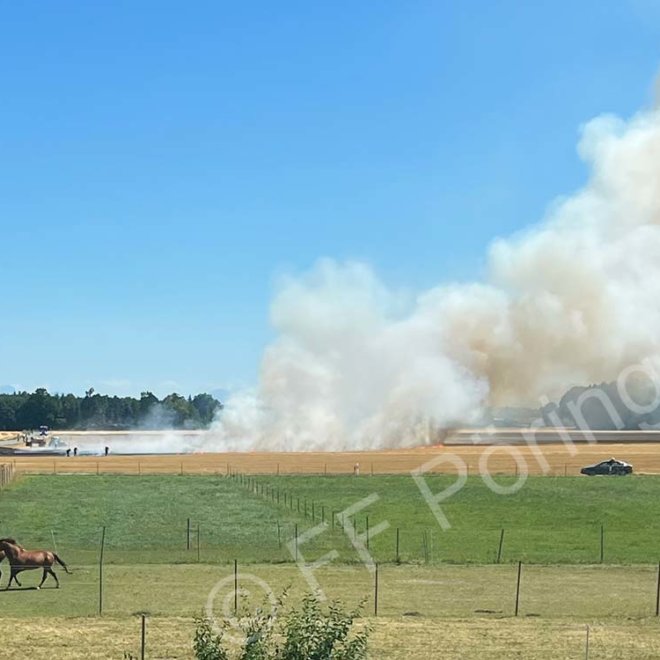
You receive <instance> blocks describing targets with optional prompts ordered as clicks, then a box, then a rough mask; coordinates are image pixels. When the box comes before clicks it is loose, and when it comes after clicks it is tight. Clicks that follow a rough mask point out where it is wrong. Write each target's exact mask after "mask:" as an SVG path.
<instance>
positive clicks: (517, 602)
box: [516, 561, 522, 616]
mask: <svg viewBox="0 0 660 660" xmlns="http://www.w3.org/2000/svg"><path fill="white" fill-rule="evenodd" d="M521 571H522V562H521V561H519V562H518V580H517V582H516V616H518V604H519V602H520V573H521Z"/></svg>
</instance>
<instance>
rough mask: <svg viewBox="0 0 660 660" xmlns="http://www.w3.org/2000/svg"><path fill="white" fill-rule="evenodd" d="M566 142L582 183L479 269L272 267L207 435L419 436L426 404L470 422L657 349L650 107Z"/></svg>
mask: <svg viewBox="0 0 660 660" xmlns="http://www.w3.org/2000/svg"><path fill="white" fill-rule="evenodd" d="M539 130H543V127H542V126H539ZM578 152H579V154H580V157H581V158H582V159H584V161H585V162H586V163H587V164H588V166H589V168H590V179H589V181H588V183H587V185H586V186H585V187H584V188H583V189H581V190H579V191H577V192H576V193H575V194H573V195H571V196H569V197H566V198H560V199H558V200H556V201H555V202H554V203H553V204H552V205H551V207H550V210H549V212H548V214H547V217H546V218H545V219H544V220H543V221H542V222H541V223H540V224H538V225H535V226H532V227H530V228H529V229H528V230H527V231H526V232H524V233H523V234H520V235H516V236H512V237H509V238H506V239H499V240H496V241H495V242H494V243H493V244H492V245H491V247H490V250H489V253H488V258H487V264H488V267H487V276H486V278H485V281H483V282H474V283H467V284H442V285H439V286H437V287H435V288H432V289H430V290H428V291H423V292H421V293H418V294H416V295H412V294H410V293H408V292H401V291H392V290H389V289H388V288H387V287H386V286H385V285H384V284H383V283H382V282H380V281H379V279H378V277H377V275H376V274H375V273H374V272H373V271H372V270H371V269H370V268H369V266H367V265H365V264H361V263H355V262H352V263H338V262H336V261H333V260H331V259H325V260H322V261H320V262H319V263H318V264H317V265H316V266H315V268H314V269H312V271H311V272H309V273H307V274H304V275H302V276H301V277H299V278H288V279H286V280H284V281H283V282H282V284H281V288H280V290H279V293H278V294H277V295H276V297H275V300H274V301H273V303H272V310H271V317H272V323H273V325H274V327H275V329H276V330H277V333H278V337H277V339H276V340H275V341H274V342H273V343H272V344H271V345H270V346H269V347H268V348H267V350H266V352H265V355H264V357H263V363H262V368H261V381H260V383H259V386H258V389H257V390H256V392H252V393H249V392H248V393H242V394H240V395H237V396H234V397H233V398H231V399H230V400H229V401H228V402H227V406H226V408H225V410H224V411H223V412H222V414H221V418H220V419H219V421H218V422H217V424H216V425H215V426H214V428H213V430H212V432H211V434H210V438H209V440H210V442H212V443H213V444H214V445H217V446H218V448H243V449H247V448H266V449H287V450H301V449H347V448H353V449H366V448H377V447H387V446H393V445H407V444H417V443H419V442H420V440H422V441H423V440H424V438H425V429H426V428H427V425H428V421H429V420H431V422H432V424H433V425H435V426H440V427H445V426H452V425H460V424H465V423H470V422H474V421H476V420H478V419H479V418H480V417H481V416H482V415H483V413H484V410H485V408H486V406H493V405H497V406H499V405H521V404H531V405H532V406H538V405H539V402H540V397H548V398H550V399H553V398H558V397H559V396H560V395H561V394H563V392H564V391H565V390H566V389H567V388H568V387H570V386H571V385H574V384H588V383H590V382H601V381H611V380H614V379H616V377H617V375H618V374H619V372H620V371H621V370H622V369H623V368H625V367H627V366H629V365H631V364H633V363H637V362H639V361H641V360H644V359H649V360H651V361H652V363H658V362H659V361H660V304H659V303H658V301H660V261H659V260H658V257H657V255H658V254H660V167H659V164H660V112H659V111H658V110H657V109H652V110H647V111H643V112H640V113H639V114H637V115H635V116H634V117H632V118H631V119H630V120H628V121H623V120H622V119H619V118H617V117H615V116H609V115H606V116H600V117H597V118H596V119H594V120H592V121H590V122H589V123H587V124H586V125H585V126H584V127H583V129H582V136H581V139H580V142H579V145H578ZM453 221H455V222H460V218H455V219H453ZM375 231H376V229H375Z"/></svg>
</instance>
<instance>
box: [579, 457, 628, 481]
mask: <svg viewBox="0 0 660 660" xmlns="http://www.w3.org/2000/svg"><path fill="white" fill-rule="evenodd" d="M632 471H633V468H632V465H630V463H626V462H625V461H617V459H616V458H610V459H609V460H608V461H603V462H602V463H596V464H595V465H587V467H583V468H582V469H581V470H580V472H581V473H582V474H586V475H588V476H589V477H594V476H596V475H599V474H613V475H624V474H632Z"/></svg>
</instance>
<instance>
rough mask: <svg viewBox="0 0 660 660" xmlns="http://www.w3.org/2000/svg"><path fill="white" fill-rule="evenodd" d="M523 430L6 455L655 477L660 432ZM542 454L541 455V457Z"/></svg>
mask: <svg viewBox="0 0 660 660" xmlns="http://www.w3.org/2000/svg"><path fill="white" fill-rule="evenodd" d="M525 433H531V432H530V431H529V430H527V431H525V430H524V429H516V430H511V429H509V430H501V431H498V432H496V433H490V434H485V433H484V434H482V436H475V432H474V431H460V432H455V433H452V434H448V435H447V436H446V437H445V438H444V441H443V443H442V444H437V445H432V446H424V447H418V448H411V449H390V450H379V451H362V452H361V451H347V452H318V451H309V452H264V451H252V452H217V451H209V450H205V449H204V447H205V446H206V445H205V440H204V437H205V436H204V433H202V432H180V433H177V432H174V431H169V432H162V433H161V432H143V433H140V434H137V435H133V434H128V433H108V432H104V433H94V432H89V433H85V432H75V433H74V432H71V433H62V434H61V435H60V436H59V437H61V438H62V439H65V440H66V442H67V443H68V444H69V445H70V446H75V447H78V448H81V449H87V450H94V451H96V450H97V449H99V448H102V447H103V446H108V447H109V449H110V452H109V455H108V456H103V455H102V453H103V452H102V451H99V452H98V455H80V456H75V457H74V456H72V455H71V456H69V457H68V458H67V457H66V456H50V455H38V454H35V455H34V456H11V457H7V458H8V460H11V461H12V462H13V463H15V465H16V468H17V470H18V471H19V472H25V473H54V472H55V473H95V472H99V473H121V474H156V473H158V474H161V473H162V474H168V473H169V474H174V473H185V474H210V473H217V474H227V473H228V472H230V471H239V472H243V473H249V474H278V473H279V474H353V473H355V471H356V466H357V468H358V470H357V471H358V472H359V476H368V475H370V474H372V473H374V474H406V473H410V472H411V471H413V470H416V469H418V468H420V467H422V466H424V465H425V464H427V463H428V462H429V461H433V460H434V459H440V458H441V457H443V456H444V457H447V458H449V457H456V458H457V459H459V460H460V461H462V462H463V463H464V464H465V466H466V467H467V470H468V472H469V473H471V474H477V473H480V472H489V473H491V474H493V475H497V474H503V475H504V474H508V475H515V474H518V473H521V472H522V471H524V470H526V471H527V473H529V474H532V475H543V474H546V475H553V476H562V475H575V474H579V471H580V468H581V467H583V466H584V465H586V464H589V463H594V462H598V461H601V460H604V459H606V458H609V457H612V456H614V457H616V458H620V459H623V460H626V461H628V462H630V463H632V464H633V466H634V469H635V472H636V473H645V474H660V451H659V445H658V444H657V443H658V441H659V440H660V434H658V433H657V432H651V431H639V432H634V431H607V432H593V437H594V438H595V439H596V441H597V442H596V443H594V444H590V443H589V442H587V438H586V437H585V436H584V434H582V433H581V432H576V431H573V432H569V433H568V436H567V437H569V438H570V440H571V444H570V445H567V444H564V443H563V442H562V440H561V436H560V435H559V432H558V431H556V430H552V429H550V430H540V431H536V433H535V434H534V435H533V436H532V437H533V438H534V440H535V444H532V443H530V442H529V438H528V437H526V435H525ZM541 457H542V458H541ZM430 471H432V472H452V471H455V469H454V468H453V467H452V464H451V463H450V462H449V460H447V461H443V462H440V463H438V464H437V465H433V466H432V467H431V468H430Z"/></svg>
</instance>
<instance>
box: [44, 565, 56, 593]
mask: <svg viewBox="0 0 660 660" xmlns="http://www.w3.org/2000/svg"><path fill="white" fill-rule="evenodd" d="M44 571H48V573H49V574H50V575H52V576H53V577H54V578H55V582H56V584H57V587H56V588H57V589H59V588H60V581H59V580H58V579H57V575H55V571H54V570H53V569H52V568H50V566H49V567H48V568H44Z"/></svg>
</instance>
